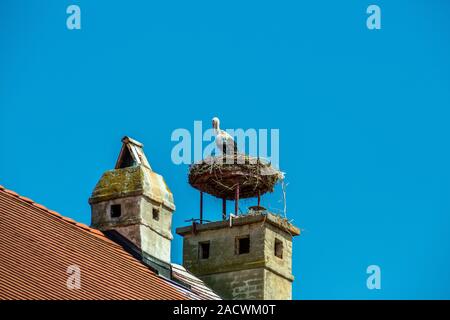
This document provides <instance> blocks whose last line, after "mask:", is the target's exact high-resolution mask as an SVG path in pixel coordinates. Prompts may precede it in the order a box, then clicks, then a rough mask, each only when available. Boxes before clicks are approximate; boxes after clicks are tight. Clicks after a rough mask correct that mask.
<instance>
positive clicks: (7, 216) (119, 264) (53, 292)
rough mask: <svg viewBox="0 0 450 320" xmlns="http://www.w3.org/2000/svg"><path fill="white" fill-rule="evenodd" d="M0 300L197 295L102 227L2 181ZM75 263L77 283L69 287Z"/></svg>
mask: <svg viewBox="0 0 450 320" xmlns="http://www.w3.org/2000/svg"><path fill="white" fill-rule="evenodd" d="M0 221H1V223H0V274H1V277H0V300H4V299H77V300H85V299H145V300H147V299H190V298H191V299H192V298H194V299H198V298H201V297H199V296H197V295H196V294H195V293H193V292H190V291H188V290H186V289H184V288H181V287H180V286H178V285H175V284H174V283H172V282H169V281H166V280H165V279H164V278H161V277H159V276H158V275H156V274H155V273H154V272H153V271H151V270H150V269H149V268H148V267H147V266H145V265H144V264H143V263H142V262H141V261H139V260H137V259H135V258H134V257H133V256H132V255H130V254H129V253H127V252H126V251H125V250H124V249H123V248H122V247H121V246H120V245H118V244H116V243H115V242H113V241H111V240H110V239H108V238H107V237H105V236H104V235H103V233H102V232H100V231H98V230H95V229H92V228H90V227H88V226H86V225H84V224H81V223H76V222H75V221H74V220H73V219H70V218H65V217H61V215H59V214H58V213H56V212H54V211H52V210H48V209H46V208H45V207H44V206H42V205H39V204H36V203H34V202H32V201H31V200H30V199H28V198H25V197H20V196H19V195H18V194H17V193H15V192H13V191H10V190H6V189H5V188H4V187H2V186H0ZM72 265H77V266H79V268H80V271H81V288H80V289H68V288H67V284H66V283H67V279H68V277H69V275H68V273H67V270H68V267H69V266H72Z"/></svg>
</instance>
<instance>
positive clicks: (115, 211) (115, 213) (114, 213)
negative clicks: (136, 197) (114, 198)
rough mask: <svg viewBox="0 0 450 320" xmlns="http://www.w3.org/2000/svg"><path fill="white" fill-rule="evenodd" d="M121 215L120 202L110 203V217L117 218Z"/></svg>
mask: <svg viewBox="0 0 450 320" xmlns="http://www.w3.org/2000/svg"><path fill="white" fill-rule="evenodd" d="M121 215H122V206H121V205H120V204H112V205H111V218H119V217H120V216H121Z"/></svg>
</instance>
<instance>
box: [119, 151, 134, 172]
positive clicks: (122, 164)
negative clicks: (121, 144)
mask: <svg viewBox="0 0 450 320" xmlns="http://www.w3.org/2000/svg"><path fill="white" fill-rule="evenodd" d="M135 165H136V161H135V160H134V158H133V157H132V156H131V153H130V150H129V149H128V148H124V149H123V153H122V154H121V157H120V160H119V164H118V167H119V168H121V169H122V168H128V167H133V166H135Z"/></svg>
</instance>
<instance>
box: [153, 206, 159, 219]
mask: <svg viewBox="0 0 450 320" xmlns="http://www.w3.org/2000/svg"><path fill="white" fill-rule="evenodd" d="M152 212H153V220H156V221H158V220H159V209H157V208H153V211H152Z"/></svg>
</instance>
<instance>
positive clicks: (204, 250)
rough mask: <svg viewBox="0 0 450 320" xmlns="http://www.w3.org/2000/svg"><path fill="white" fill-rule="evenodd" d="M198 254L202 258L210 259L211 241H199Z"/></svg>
mask: <svg viewBox="0 0 450 320" xmlns="http://www.w3.org/2000/svg"><path fill="white" fill-rule="evenodd" d="M198 256H199V258H200V259H208V258H209V241H205V242H199V244H198Z"/></svg>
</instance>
